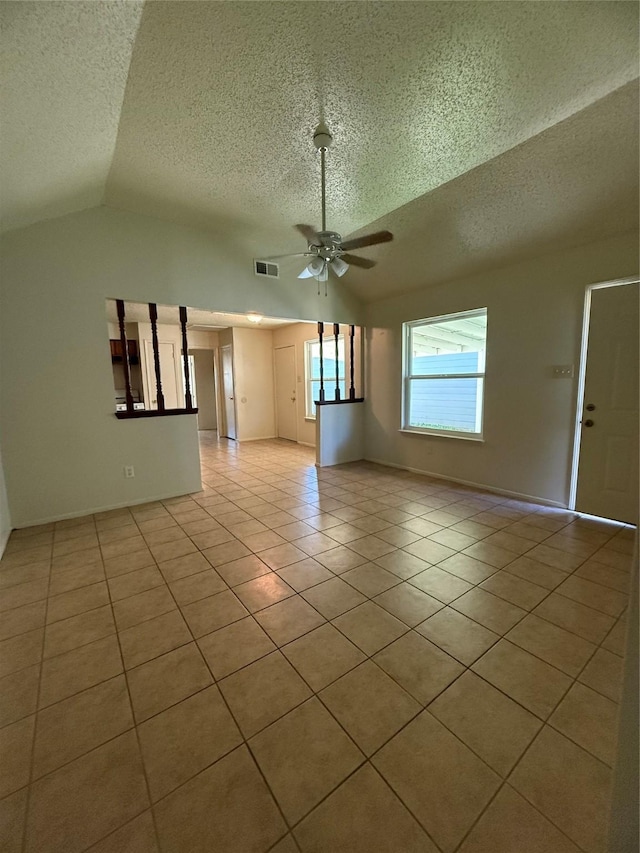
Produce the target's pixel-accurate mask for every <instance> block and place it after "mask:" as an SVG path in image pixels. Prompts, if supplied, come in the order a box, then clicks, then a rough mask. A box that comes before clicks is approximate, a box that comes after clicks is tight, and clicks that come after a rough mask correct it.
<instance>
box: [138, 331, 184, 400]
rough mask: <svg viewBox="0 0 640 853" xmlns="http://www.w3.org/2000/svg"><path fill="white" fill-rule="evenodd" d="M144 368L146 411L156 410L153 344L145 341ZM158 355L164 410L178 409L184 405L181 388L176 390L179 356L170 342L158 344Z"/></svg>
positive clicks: (156, 394)
mask: <svg viewBox="0 0 640 853" xmlns="http://www.w3.org/2000/svg"><path fill="white" fill-rule="evenodd" d="M144 348H145V368H146V374H147V388H148V390H149V397H148V402H147V405H146V407H147V409H157V408H158V399H157V397H158V392H157V386H156V371H155V366H154V360H153V344H152V342H151V341H147V340H145V342H144ZM158 354H159V356H160V380H161V383H162V395H163V397H164V407H165V409H179V408H181V407H182V406H183V405H184V402H183V401H182V399H181V398H182V387H180V388H178V376H179V375H180V374H179V373H178V370H179V361H177V359H179V358H180V354H179V353H178V352H177V347H176V345H175V344H174V343H173V342H171V341H159V342H158Z"/></svg>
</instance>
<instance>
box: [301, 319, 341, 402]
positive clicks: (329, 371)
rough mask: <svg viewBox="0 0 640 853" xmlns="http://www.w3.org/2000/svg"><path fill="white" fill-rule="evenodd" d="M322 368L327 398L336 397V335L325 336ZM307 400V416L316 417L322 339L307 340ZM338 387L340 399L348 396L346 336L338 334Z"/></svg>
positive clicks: (305, 358)
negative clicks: (345, 356) (345, 354)
mask: <svg viewBox="0 0 640 853" xmlns="http://www.w3.org/2000/svg"><path fill="white" fill-rule="evenodd" d="M322 350H323V355H322V369H323V376H324V398H325V400H335V399H336V349H335V337H333V336H331V335H329V336H325V338H324V340H323V346H322ZM304 362H305V380H306V381H305V400H306V404H305V405H306V409H305V411H306V416H307V417H308V418H315V416H316V403H315V401H316V400H319V399H320V341H319V340H313V341H305V352H304ZM338 387H339V389H340V399H341V400H344V399H345V398H346V396H347V383H346V379H345V359H344V336H343V335H338Z"/></svg>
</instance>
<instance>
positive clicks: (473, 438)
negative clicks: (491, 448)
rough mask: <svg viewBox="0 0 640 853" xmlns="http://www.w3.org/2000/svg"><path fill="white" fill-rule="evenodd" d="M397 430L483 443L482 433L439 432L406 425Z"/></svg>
mask: <svg viewBox="0 0 640 853" xmlns="http://www.w3.org/2000/svg"><path fill="white" fill-rule="evenodd" d="M398 432H402V433H404V434H405V435H428V436H435V437H437V438H457V439H462V441H479V442H480V443H484V437H483V436H482V435H465V434H464V433H455V432H440V430H435V429H434V430H429V429H407V428H406V427H401V428H400V429H399V430H398Z"/></svg>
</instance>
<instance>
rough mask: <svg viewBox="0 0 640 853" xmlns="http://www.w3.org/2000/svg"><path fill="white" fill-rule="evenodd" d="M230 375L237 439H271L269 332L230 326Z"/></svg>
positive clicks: (272, 406)
mask: <svg viewBox="0 0 640 853" xmlns="http://www.w3.org/2000/svg"><path fill="white" fill-rule="evenodd" d="M233 375H234V396H235V401H236V430H237V438H238V441H253V440H254V439H258V438H274V437H275V434H276V413H275V386H274V380H273V333H272V332H271V330H270V329H233Z"/></svg>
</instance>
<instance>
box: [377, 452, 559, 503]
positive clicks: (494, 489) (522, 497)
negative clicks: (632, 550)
mask: <svg viewBox="0 0 640 853" xmlns="http://www.w3.org/2000/svg"><path fill="white" fill-rule="evenodd" d="M364 461H365V462H375V464H376V465H384V466H385V467H386V468H398V469H400V470H401V471H410V472H411V473H412V474H422V475H423V476H425V477H433V478H434V479H436V480H448V481H449V482H451V483H460V485H461V486H471V487H472V488H474V489H482V490H483V491H485V492H490V493H492V494H494V495H505V496H506V497H508V498H517V499H518V500H522V501H531V502H532V503H537V504H543V505H544V506H553V507H557V508H558V509H567V504H566V503H561V502H560V501H552V500H549V499H548V498H541V497H539V496H538V495H527V494H525V493H524V492H513V491H511V490H509V489H500V488H498V487H497V486H489V485H487V484H486V483H475V482H474V481H473V480H463V479H461V478H460V477H449V476H447V475H445V474H436V472H435V471H424V470H423V469H421V468H410V467H409V466H408V465H398V464H397V463H396V462H386V461H385V460H384V459H373V458H372V457H371V456H365V457H364Z"/></svg>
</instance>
